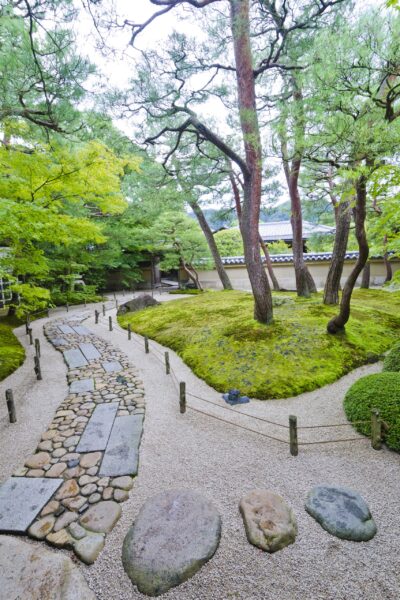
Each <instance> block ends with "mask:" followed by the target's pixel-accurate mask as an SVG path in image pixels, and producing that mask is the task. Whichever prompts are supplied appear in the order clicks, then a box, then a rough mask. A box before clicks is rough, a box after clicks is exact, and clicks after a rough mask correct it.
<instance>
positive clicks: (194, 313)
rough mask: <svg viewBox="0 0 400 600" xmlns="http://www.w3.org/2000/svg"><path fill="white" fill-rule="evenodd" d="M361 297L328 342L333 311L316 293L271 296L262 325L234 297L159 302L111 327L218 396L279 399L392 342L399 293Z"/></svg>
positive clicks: (245, 299)
mask: <svg viewBox="0 0 400 600" xmlns="http://www.w3.org/2000/svg"><path fill="white" fill-rule="evenodd" d="M369 292H370V290H365V291H364V293H361V294H360V293H358V294H357V299H356V300H355V301H354V302H353V308H352V316H351V319H350V322H349V323H348V326H347V327H346V332H345V333H344V334H341V335H335V336H333V335H329V334H328V333H326V324H327V322H328V320H329V319H330V318H332V316H333V315H334V314H336V312H337V308H336V307H331V306H325V305H323V304H322V303H321V296H320V295H319V294H315V295H313V297H312V298H309V299H304V298H297V296H296V295H295V294H291V295H290V294H288V293H287V292H286V293H284V294H282V293H275V294H274V298H275V300H274V305H275V309H274V319H275V320H274V323H273V324H272V325H269V326H266V325H262V324H260V323H258V322H257V321H255V320H254V319H253V297H252V295H251V294H249V293H246V292H239V291H221V292H211V291H208V292H207V293H204V294H200V295H198V296H193V297H191V298H181V299H179V300H173V301H170V302H165V303H162V304H161V306H156V307H154V308H153V309H152V310H151V311H141V312H137V313H135V314H127V315H123V316H121V317H119V322H120V324H121V326H122V327H127V325H128V323H130V324H131V327H132V331H136V332H138V333H140V334H142V335H147V336H148V337H149V338H152V339H154V340H156V341H157V342H159V343H160V344H163V345H164V346H169V347H170V348H172V349H173V350H175V351H176V352H177V353H178V354H179V355H180V356H181V357H182V359H183V360H184V361H185V362H186V364H187V365H189V367H190V368H191V369H192V370H193V371H194V372H195V373H196V375H197V376H198V377H200V378H202V379H204V380H205V381H207V383H209V384H210V385H211V386H212V387H214V388H215V389H217V390H219V391H221V392H226V391H227V390H229V389H231V388H235V389H239V390H240V392H241V393H242V394H243V395H246V396H250V397H253V398H260V399H268V398H287V397H290V396H295V395H297V394H300V393H302V392H306V391H310V390H314V389H316V388H318V387H321V386H323V385H326V384H327V383H332V382H333V381H336V379H338V378H339V377H341V376H342V375H344V374H346V373H348V372H349V371H351V370H352V369H354V368H355V367H358V366H360V365H362V364H365V363H367V362H373V361H374V360H378V359H379V358H381V357H382V355H383V353H384V352H385V351H386V350H388V348H390V346H391V345H393V344H394V343H395V342H396V341H397V340H398V336H399V333H398V332H399V330H400V310H398V308H397V306H393V305H392V303H399V304H400V293H397V292H396V293H393V294H387V293H385V292H381V293H380V297H379V294H377V292H376V291H375V290H374V291H373V292H372V294H371V296H370V295H369ZM370 298H371V299H372V302H371V305H372V306H371V305H370V303H369V302H370ZM379 299H380V302H379ZM379 306H380V307H381V310H379V308H378V307H379Z"/></svg>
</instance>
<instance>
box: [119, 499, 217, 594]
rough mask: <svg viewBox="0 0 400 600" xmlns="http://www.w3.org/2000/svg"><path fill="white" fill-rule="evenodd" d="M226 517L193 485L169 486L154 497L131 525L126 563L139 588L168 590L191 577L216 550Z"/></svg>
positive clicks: (124, 551)
mask: <svg viewBox="0 0 400 600" xmlns="http://www.w3.org/2000/svg"><path fill="white" fill-rule="evenodd" d="M220 537H221V517H220V515H219V514H218V512H217V510H216V509H215V508H214V506H213V505H212V504H211V502H209V500H207V499H206V498H204V497H203V496H201V495H200V494H198V493H197V492H194V491H191V490H168V491H166V492H163V493H161V494H158V495H157V496H154V497H153V498H150V500H148V501H147V502H146V503H145V504H144V505H143V507H142V509H141V510H140V513H139V515H138V516H137V518H136V520H135V523H134V524H133V525H132V527H131V528H130V529H129V531H128V534H127V535H126V537H125V539H124V543H123V547H122V564H123V566H124V569H125V571H126V573H127V575H128V576H129V577H130V579H131V580H132V582H133V583H134V584H135V585H137V587H138V589H139V591H140V592H142V593H143V594H148V595H150V596H158V595H159V594H163V593H164V592H166V591H167V590H169V589H170V588H171V587H173V586H176V585H179V584H180V583H182V582H183V581H186V580H187V579H189V578H190V577H192V576H193V575H194V574H195V573H196V572H197V571H198V570H199V569H200V568H201V567H202V565H204V563H206V562H207V561H208V560H210V558H211V557H212V556H213V554H214V553H215V551H216V549H217V547H218V544H219V540H220Z"/></svg>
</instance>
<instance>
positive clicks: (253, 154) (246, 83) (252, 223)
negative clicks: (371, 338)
mask: <svg viewBox="0 0 400 600" xmlns="http://www.w3.org/2000/svg"><path fill="white" fill-rule="evenodd" d="M230 11H231V28H232V36H233V47H234V54H235V65H236V79H237V92H238V108H239V115H240V125H241V130H242V135H243V143H244V148H245V153H246V165H247V172H245V173H244V174H243V177H244V186H243V209H242V218H241V220H240V228H241V233H242V237H243V246H244V257H245V262H246V267H247V272H248V275H249V279H250V285H251V288H252V291H253V296H254V318H255V319H256V320H257V321H259V322H260V323H270V322H271V321H272V318H273V309H272V296H271V289H270V286H269V282H268V277H267V274H266V272H265V269H264V266H263V264H262V262H261V256H260V250H259V248H260V246H259V237H258V236H259V218H260V205H261V181H262V151H261V138H260V130H259V124H258V117H257V110H256V95H255V83H254V73H253V57H252V53H251V46H250V22H249V0H231V2H230Z"/></svg>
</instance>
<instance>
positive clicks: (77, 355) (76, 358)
mask: <svg viewBox="0 0 400 600" xmlns="http://www.w3.org/2000/svg"><path fill="white" fill-rule="evenodd" d="M63 354H64V360H65V362H66V363H67V365H68V366H69V368H70V369H74V368H75V367H84V366H86V365H87V364H88V362H87V360H86V358H85V357H84V356H83V354H82V352H81V351H80V350H78V349H77V348H74V349H73V350H65V351H64V352H63Z"/></svg>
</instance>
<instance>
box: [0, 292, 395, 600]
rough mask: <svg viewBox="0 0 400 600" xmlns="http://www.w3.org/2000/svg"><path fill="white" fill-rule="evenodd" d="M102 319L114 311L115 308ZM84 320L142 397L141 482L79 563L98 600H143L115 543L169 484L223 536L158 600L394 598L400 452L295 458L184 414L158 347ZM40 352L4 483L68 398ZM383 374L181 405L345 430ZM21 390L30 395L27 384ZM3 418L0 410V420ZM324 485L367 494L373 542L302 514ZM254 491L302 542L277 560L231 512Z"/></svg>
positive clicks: (181, 373)
mask: <svg viewBox="0 0 400 600" xmlns="http://www.w3.org/2000/svg"><path fill="white" fill-rule="evenodd" d="M165 298H167V297H165ZM161 299H164V298H163V297H161ZM108 314H115V311H114V312H111V313H107V315H108ZM42 323H43V321H42ZM85 324H86V326H88V327H89V328H92V329H93V331H94V332H95V333H96V334H97V335H99V336H100V337H103V338H104V339H105V340H108V341H111V342H112V343H113V344H114V345H115V346H116V347H118V348H120V349H121V350H122V351H123V352H125V353H126V354H127V355H128V357H129V359H130V360H131V361H132V362H133V363H134V364H135V365H137V367H138V369H139V375H140V377H141V379H142V380H143V381H144V385H145V392H146V420H145V427H144V437H143V440H142V445H141V453H140V470H139V476H138V478H137V479H136V481H135V485H134V488H133V490H132V491H131V495H130V498H129V500H127V501H126V502H125V503H124V506H123V515H122V517H121V519H120V521H119V522H118V524H117V526H116V527H115V528H114V530H113V531H112V532H111V534H110V535H109V536H108V538H107V543H106V546H105V549H104V550H103V552H102V554H101V555H100V557H99V558H98V560H97V561H96V563H95V564H94V565H91V566H90V567H86V566H84V565H81V566H80V568H81V571H82V572H83V574H84V576H85V578H86V579H87V581H88V582H89V585H90V587H91V588H92V589H93V590H94V591H95V593H96V594H97V596H98V598H99V600H110V599H115V600H116V599H118V600H128V599H134V598H145V596H143V595H142V594H140V593H138V592H137V591H136V589H135V588H134V587H133V586H132V584H131V582H130V580H129V579H128V577H127V576H126V575H125V573H124V570H123V568H122V564H121V560H120V556H121V545H122V540H123V538H124V536H125V534H126V532H127V529H128V527H129V526H130V525H131V523H132V521H133V520H134V519H135V516H136V515H137V513H138V511H139V509H140V507H141V506H142V504H143V502H144V501H145V500H146V499H147V498H149V497H150V496H152V495H153V494H156V493H158V492H160V491H162V490H165V489H172V488H190V489H195V490H198V491H199V492H200V493H203V494H205V495H206V496H208V497H209V498H210V499H211V500H212V501H213V502H214V504H215V505H216V506H217V508H218V509H219V511H220V512H221V515H222V520H223V531H222V539H221V544H220V546H219V549H218V550H217V553H216V555H215V556H214V558H213V559H212V560H211V561H210V562H209V563H207V564H206V565H205V566H204V567H203V568H202V569H201V570H200V571H199V572H198V573H197V574H196V575H195V576H194V577H193V578H192V579H190V580H189V581H187V582H186V583H184V584H183V585H181V586H179V587H178V588H175V589H172V590H171V591H169V592H168V593H167V594H165V596H164V597H165V598H166V599H176V600H178V599H179V600H202V599H205V600H211V599H216V600H225V599H231V598H233V599H238V598H239V599H243V600H261V599H263V600H269V599H271V600H272V599H274V600H275V599H279V600H297V599H299V600H300V599H302V600H303V599H307V600H320V599H321V600H331V599H332V600H333V599H335V600H353V599H357V600H372V599H374V600H375V598H382V599H388V600H389V599H390V600H395V599H396V600H397V599H398V597H399V591H398V590H399V583H400V581H399V579H400V576H399V573H400V559H399V552H398V539H399V536H400V521H399V516H398V515H399V511H398V497H399V491H400V484H399V478H398V473H399V466H400V456H399V455H397V454H394V453H392V452H389V451H387V450H386V449H384V450H382V451H380V452H376V451H374V450H372V449H371V447H370V445H369V442H368V440H365V439H361V441H354V442H345V443H340V444H335V445H332V444H324V445H314V446H303V447H300V452H299V456H298V457H297V458H294V457H291V456H290V454H289V449H288V446H287V445H284V444H281V443H278V442H275V441H272V440H269V439H266V438H264V437H262V436H260V435H258V434H255V433H250V432H247V431H243V430H240V429H238V428H236V427H234V426H232V425H228V424H225V423H222V422H220V421H218V420H215V419H212V418H210V417H207V416H204V415H201V414H198V413H195V412H193V411H191V410H188V411H187V413H186V414H185V415H180V414H179V410H178V395H177V392H176V388H175V386H174V383H173V379H172V376H167V375H165V369H164V366H163V364H162V363H161V362H160V360H159V358H160V357H159V355H157V354H156V352H155V349H158V350H159V351H161V352H163V351H164V349H163V348H161V347H160V346H158V345H157V344H155V343H153V342H150V348H151V352H150V354H148V355H146V354H145V353H144V348H143V343H142V341H141V340H140V339H139V338H137V337H136V336H133V338H134V339H132V340H131V341H128V339H127V333H126V332H125V331H121V330H119V328H114V331H113V332H109V331H108V328H107V322H106V319H105V318H101V322H100V324H99V325H94V319H89V320H88V321H86V323H85ZM36 326H37V327H40V326H41V323H40V322H36V323H34V327H36ZM134 340H136V341H134ZM46 352H48V354H46V357H48V358H50V356H51V367H50V365H48V364H47V360H45V359H43V361H42V362H43V365H44V367H45V368H46V369H47V373H46V375H47V376H48V378H47V377H46V379H45V380H44V381H43V382H40V386H41V387H40V390H41V392H40V393H39V392H38V391H37V388H38V385H37V386H36V385H32V386H31V389H30V392H29V394H27V396H26V400H25V402H24V404H23V406H21V407H20V409H19V413H18V415H19V420H20V421H21V423H22V422H23V421H24V420H25V419H27V420H26V421H25V422H26V423H27V425H26V426H25V427H23V425H22V424H20V423H19V424H18V426H17V427H15V426H13V427H14V428H13V429H12V433H7V432H9V431H10V429H11V426H9V425H6V424H4V418H3V419H2V420H1V423H0V427H1V431H0V433H1V441H0V448H1V454H0V478H1V479H4V478H5V477H6V476H8V475H10V474H11V472H12V470H13V468H15V467H16V466H18V464H20V462H21V460H22V459H23V458H24V457H25V456H26V455H27V454H28V453H29V452H30V451H32V450H33V449H34V447H35V444H36V443H37V441H38V438H39V434H40V433H41V431H42V430H43V429H44V428H45V426H46V425H47V423H48V422H49V421H50V420H51V418H52V416H53V412H54V410H55V408H56V406H57V405H58V404H59V402H60V401H61V399H62V398H63V397H64V396H65V390H66V383H65V378H64V374H65V372H66V369H65V367H64V365H63V364H62V359H61V357H60V356H59V354H58V353H56V352H55V351H54V350H52V349H51V348H50V347H49V348H48V349H46ZM157 356H158V357H159V358H157ZM170 356H171V364H172V367H173V370H174V371H175V372H176V374H177V378H178V380H184V381H186V383H187V387H188V390H189V391H192V392H193V393H194V394H196V395H199V396H202V397H205V398H208V399H210V400H213V401H216V402H217V403H219V402H220V403H221V404H222V402H221V400H220V395H219V394H217V393H216V392H215V391H214V390H212V389H211V388H209V387H208V386H207V385H206V384H205V383H204V382H202V381H200V380H198V379H197V378H196V377H195V376H194V375H193V374H192V373H191V371H190V370H189V369H188V368H187V367H186V366H185V365H184V364H183V363H182V362H181V361H180V359H179V358H178V357H177V356H176V355H175V354H174V353H172V352H170ZM59 361H60V364H59ZM28 362H29V361H28ZM266 368H267V365H266ZM379 369H380V366H379V365H369V366H367V367H362V368H361V369H358V370H356V371H354V372H352V373H351V374H349V375H347V376H346V377H343V378H342V379H341V380H340V381H338V382H336V383H335V384H332V385H329V386H326V387H324V388H322V389H320V390H316V391H314V392H311V393H307V394H302V395H301V396H298V397H297V398H292V399H286V400H278V401H265V402H257V401H252V402H251V404H250V405H246V406H243V407H240V408H236V409H234V412H232V413H230V412H229V413H228V412H226V411H223V410H222V409H219V408H216V407H213V406H211V405H205V404H204V403H202V402H201V401H199V400H196V399H194V398H190V397H188V402H189V404H192V405H193V406H194V407H198V408H199V409H201V410H204V411H208V412H212V413H213V414H215V415H218V416H222V417H224V418H226V419H228V420H238V421H240V423H242V424H244V425H247V426H249V427H252V428H256V429H259V430H260V431H264V432H265V433H267V434H268V435H273V436H276V437H278V436H279V437H282V438H283V439H286V437H287V431H286V430H285V429H282V430H281V429H280V428H276V427H272V426H269V425H266V424H263V423H261V422H257V425H254V423H253V422H252V421H250V420H249V419H247V420H246V417H243V416H240V417H239V416H236V414H235V413H237V412H239V411H242V412H248V413H251V414H254V415H258V416H262V417H264V418H267V419H271V420H276V421H279V422H282V423H284V424H286V423H287V416H288V415H289V414H296V415H297V416H298V420H299V425H302V424H303V425H310V424H315V423H318V424H322V423H332V422H335V423H340V422H345V417H344V414H343V410H342V399H343V395H344V393H345V391H346V389H347V388H348V387H349V385H351V383H352V382H353V381H355V380H356V379H357V378H358V377H360V376H361V375H364V374H367V373H373V372H376V371H378V370H379ZM25 371H26V366H25V365H24V366H23V367H22V368H21V369H20V370H19V371H18V372H17V373H15V374H13V375H12V376H11V378H9V379H8V380H7V381H6V382H3V384H0V386H1V387H0V393H1V394H3V388H4V389H5V388H6V387H14V385H11V380H12V378H14V381H15V382H16V381H17V380H18V381H19V380H20V379H21V375H22V376H23V378H24V377H25V378H26V377H27V372H26V373H25ZM50 377H51V379H50ZM31 383H32V380H31ZM16 385H17V384H16ZM25 386H26V388H28V387H29V382H28V383H26V384H25ZM63 386H64V387H63ZM17 387H18V386H17ZM51 392H53V393H51ZM49 396H51V398H50V397H49ZM3 398H4V396H3ZM28 399H29V405H28ZM17 408H18V407H17ZM2 409H3V407H2ZM225 412H226V414H225ZM3 415H4V410H3V413H0V418H1V417H3ZM30 419H32V420H33V423H32V422H31V421H30ZM36 422H37V424H36ZM318 431H319V433H318V434H317V432H316V431H315V430H313V431H312V432H310V431H307V433H306V432H304V433H303V434H302V436H301V438H300V440H308V441H311V440H316V439H318V438H317V437H316V436H317V435H320V436H321V439H327V438H328V437H330V436H331V435H334V437H335V439H337V438H339V437H340V436H343V437H358V436H357V434H355V432H354V431H353V430H352V429H351V428H350V427H348V428H343V430H342V429H337V430H336V429H335V430H318ZM327 431H328V432H329V433H327ZM5 432H6V434H5ZM306 436H307V437H306ZM16 440H18V444H16V443H15V441H16ZM20 445H22V446H23V447H24V449H23V450H21V449H20ZM321 483H329V484H335V485H343V486H348V487H351V488H353V489H355V490H357V491H359V492H360V493H361V494H362V495H363V496H364V498H365V499H366V501H367V502H368V504H369V507H370V509H371V512H372V514H373V516H374V518H375V520H376V523H377V526H378V533H377V535H376V536H375V538H373V539H372V540H371V541H369V542H368V543H355V542H348V541H342V540H339V539H337V538H335V537H332V536H331V535H329V534H328V533H326V532H325V531H324V530H323V529H322V528H321V527H320V526H319V525H318V524H317V523H316V522H315V521H314V520H313V519H312V518H311V517H310V516H309V515H308V514H307V513H306V512H305V511H304V509H303V504H304V499H305V496H306V494H307V492H308V491H309V489H310V488H311V487H312V486H314V485H317V484H321ZM257 487H261V488H268V489H271V490H273V491H275V492H277V493H278V494H280V495H282V496H283V497H284V498H285V500H286V501H287V502H288V503H289V504H290V505H291V507H292V508H293V510H294V512H295V514H296V517H297V520H298V525H299V535H298V537H297V540H296V542H295V544H293V545H291V546H288V547H287V548H285V549H284V550H282V551H280V552H277V553H276V554H273V555H269V554H266V553H264V552H263V551H261V550H258V549H257V548H255V547H253V546H251V545H249V544H248V542H247V540H246V536H245V532H244V528H243V524H242V520H241V517H240V515H239V511H238V503H239V500H240V498H241V497H242V496H243V495H244V494H245V493H246V492H247V491H249V490H251V489H253V488H257Z"/></svg>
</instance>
